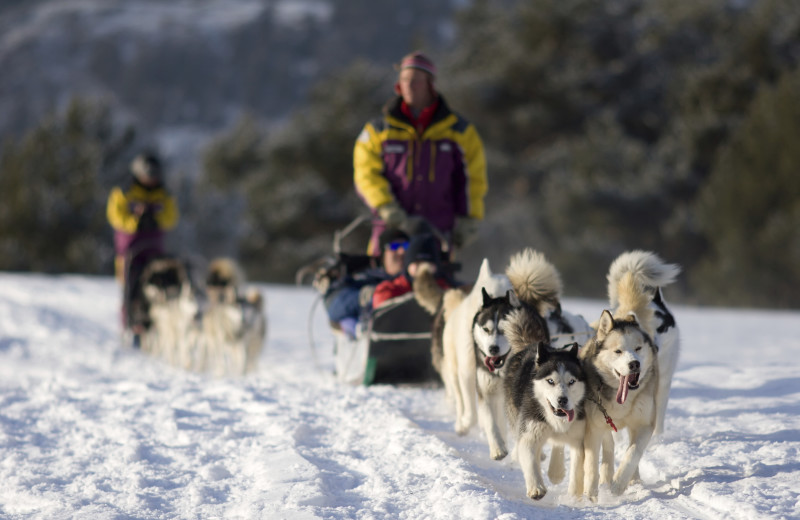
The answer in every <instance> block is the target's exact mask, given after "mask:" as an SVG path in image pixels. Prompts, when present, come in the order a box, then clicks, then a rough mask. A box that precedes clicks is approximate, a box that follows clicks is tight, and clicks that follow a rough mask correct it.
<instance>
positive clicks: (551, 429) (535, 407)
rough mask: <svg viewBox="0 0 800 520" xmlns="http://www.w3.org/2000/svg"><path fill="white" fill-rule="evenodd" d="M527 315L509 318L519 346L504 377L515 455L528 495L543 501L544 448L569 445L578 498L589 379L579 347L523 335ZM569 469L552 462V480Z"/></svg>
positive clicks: (572, 484) (573, 485)
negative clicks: (556, 346) (558, 346)
mask: <svg viewBox="0 0 800 520" xmlns="http://www.w3.org/2000/svg"><path fill="white" fill-rule="evenodd" d="M523 314H524V313H522V312H521V311H515V312H514V313H512V316H511V317H510V318H509V322H510V323H509V330H508V332H507V335H508V337H509V339H510V340H511V342H512V345H513V346H512V356H511V358H510V360H509V362H508V368H507V372H506V376H505V378H504V388H505V396H506V397H505V400H506V410H507V413H508V419H509V422H510V424H511V429H512V432H513V435H514V437H515V439H516V444H515V447H514V453H515V454H516V456H517V460H518V461H519V464H520V466H521V467H522V473H523V475H524V476H525V486H526V491H527V494H528V496H529V497H531V498H532V499H534V500H539V499H541V498H542V497H543V496H544V495H545V493H546V492H547V487H546V486H545V484H544V480H543V479H542V469H541V460H542V448H543V447H544V446H545V444H547V443H552V444H556V445H566V446H569V447H570V478H569V488H568V489H569V493H570V494H571V495H572V496H575V497H578V496H580V495H581V494H582V493H583V464H584V460H583V441H584V439H583V438H584V432H585V427H586V420H585V419H586V416H585V413H584V407H583V402H584V397H585V394H586V378H585V375H584V371H583V369H582V368H581V365H580V362H579V361H578V344H577V343H573V345H572V347H571V348H567V349H559V350H554V349H552V348H550V347H548V346H547V345H546V344H545V343H544V342H538V343H534V344H530V343H529V340H530V339H533V338H531V337H528V336H527V334H525V333H524V332H523V330H524V328H525V324H524V321H526V320H525V319H524V318H523ZM520 318H522V319H520ZM535 336H536V334H534V336H533V337H534V338H535ZM562 456H563V455H562ZM563 469H564V464H563V460H560V461H558V463H557V464H552V463H551V465H550V471H549V473H548V475H549V477H550V480H551V481H552V482H560V481H561V480H562V479H563V478H564V474H563Z"/></svg>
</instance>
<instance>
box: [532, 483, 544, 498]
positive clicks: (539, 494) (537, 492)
mask: <svg viewBox="0 0 800 520" xmlns="http://www.w3.org/2000/svg"><path fill="white" fill-rule="evenodd" d="M545 494H547V488H546V487H544V484H539V485H538V486H532V487H529V488H528V496H529V497H531V498H532V499H534V500H541V499H542V498H543V497H544V496H545Z"/></svg>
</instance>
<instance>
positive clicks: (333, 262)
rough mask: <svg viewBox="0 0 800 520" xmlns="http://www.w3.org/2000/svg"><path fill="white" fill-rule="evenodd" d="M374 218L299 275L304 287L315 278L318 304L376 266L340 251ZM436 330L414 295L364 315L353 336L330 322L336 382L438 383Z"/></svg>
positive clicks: (337, 238)
mask: <svg viewBox="0 0 800 520" xmlns="http://www.w3.org/2000/svg"><path fill="white" fill-rule="evenodd" d="M370 218H371V217H370V216H369V215H362V216H359V217H357V218H356V219H355V220H353V221H352V222H351V223H350V224H349V225H348V226H346V227H345V228H343V229H342V230H337V231H336V232H335V233H334V240H333V253H332V254H331V255H327V256H325V257H323V258H321V259H319V260H317V261H315V262H313V263H311V264H309V265H307V266H304V267H302V268H301V269H300V270H298V272H297V275H296V283H297V284H298V285H302V284H303V283H304V282H305V281H306V280H307V279H308V278H312V282H311V285H312V286H313V287H314V288H315V289H316V290H317V292H318V293H319V299H318V300H317V302H319V301H322V300H323V298H324V297H325V294H326V292H327V291H328V289H329V287H330V286H331V285H332V284H333V283H335V282H336V281H339V280H341V279H343V278H344V277H346V276H348V275H350V276H352V275H354V274H357V273H359V272H360V271H362V270H364V269H367V268H370V267H375V265H374V262H375V259H374V258H372V257H370V256H368V255H365V254H352V253H346V252H344V251H342V241H343V239H345V238H346V237H348V236H350V235H351V234H352V233H353V231H354V230H356V229H357V228H358V227H359V226H361V225H362V224H364V223H365V222H367V223H368V222H369V219H370ZM440 238H441V237H440ZM442 243H443V244H445V243H446V242H445V241H442ZM445 253H446V251H445ZM446 256H447V255H446V254H445V255H443V257H446ZM458 267H459V266H458V264H455V263H452V262H449V261H448V262H446V263H445V266H444V268H445V269H447V270H448V271H449V272H450V273H453V272H455V271H457V270H458ZM315 308H316V304H315V305H312V307H311V310H310V316H309V335H310V342H311V347H312V349H314V348H315V346H314V340H313V335H312V334H311V324H312V323H313V320H312V318H313V313H314V310H315ZM432 326H433V316H432V315H431V314H430V313H429V312H428V311H426V310H425V309H423V308H422V307H421V306H420V305H419V303H417V301H416V299H415V298H414V294H413V293H412V292H409V293H406V294H403V295H401V296H398V297H396V298H392V299H390V300H387V301H386V302H384V303H383V304H382V305H381V306H379V307H378V308H376V309H372V311H371V312H369V313H367V314H366V315H362V317H361V318H360V319H359V322H358V325H357V326H356V330H355V337H352V336H351V335H349V334H348V333H346V332H345V331H343V330H341V328H340V327H339V325H338V324H337V323H336V322H330V327H331V332H332V333H333V337H334V366H335V376H336V379H337V380H338V381H339V382H341V383H346V384H352V385H372V384H426V383H432V382H438V377H439V376H438V374H437V373H436V371H435V370H434V368H433V365H432V362H431V338H432V334H431V329H432Z"/></svg>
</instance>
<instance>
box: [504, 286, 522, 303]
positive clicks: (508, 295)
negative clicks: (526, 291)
mask: <svg viewBox="0 0 800 520" xmlns="http://www.w3.org/2000/svg"><path fill="white" fill-rule="evenodd" d="M506 298H508V303H510V304H511V306H512V307H522V304H521V303H520V301H519V298H517V293H515V292H514V291H511V290H509V291H506Z"/></svg>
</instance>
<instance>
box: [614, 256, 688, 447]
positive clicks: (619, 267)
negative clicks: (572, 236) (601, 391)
mask: <svg viewBox="0 0 800 520" xmlns="http://www.w3.org/2000/svg"><path fill="white" fill-rule="evenodd" d="M680 271H681V268H680V266H678V265H675V264H666V263H664V261H662V260H661V258H659V257H658V256H657V255H655V254H654V253H650V252H646V251H639V250H637V251H629V252H626V253H623V254H621V255H620V256H619V257H617V259H616V260H614V262H612V264H611V267H610V268H609V271H608V297H609V303H610V304H611V307H612V309H615V308H617V307H618V306H619V296H618V289H617V287H618V286H619V282H620V280H621V279H622V277H623V276H625V274H626V273H632V274H633V277H634V280H636V283H637V284H638V285H639V286H640V287H642V290H644V291H646V292H647V293H648V294H649V295H650V305H649V307H650V308H651V309H652V310H653V312H654V313H655V315H654V317H653V319H654V320H655V323H654V325H653V326H654V327H655V333H654V334H655V337H654V338H653V339H654V341H655V345H656V348H657V349H658V388H657V389H656V426H655V432H654V433H655V435H660V434H661V433H663V431H664V415H665V413H666V409H667V401H668V399H669V389H670V386H671V385H672V376H673V374H674V373H675V367H676V366H677V364H678V356H679V355H680V332H679V330H678V325H677V323H676V321H675V317H674V316H673V314H672V313H671V312H670V310H669V308H668V307H667V303H666V301H665V300H664V295H663V293H662V287H665V286H667V285H670V284H671V283H673V282H674V281H675V278H676V277H677V276H678V274H680Z"/></svg>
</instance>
